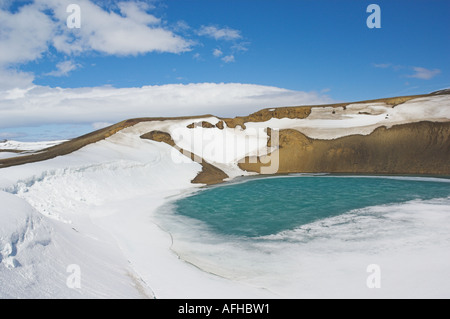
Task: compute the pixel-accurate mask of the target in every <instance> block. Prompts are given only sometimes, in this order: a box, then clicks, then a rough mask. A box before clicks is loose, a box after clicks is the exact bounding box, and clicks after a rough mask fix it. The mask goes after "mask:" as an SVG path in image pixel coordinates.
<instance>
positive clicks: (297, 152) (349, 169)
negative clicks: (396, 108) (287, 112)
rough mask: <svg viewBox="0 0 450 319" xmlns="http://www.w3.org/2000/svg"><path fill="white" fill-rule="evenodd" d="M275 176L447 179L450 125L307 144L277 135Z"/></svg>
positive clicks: (253, 164)
mask: <svg viewBox="0 0 450 319" xmlns="http://www.w3.org/2000/svg"><path fill="white" fill-rule="evenodd" d="M271 155H272V158H274V159H275V158H278V159H279V168H278V173H280V174H283V173H298V172H305V173H306V172H307V173H319V172H328V173H359V174H440V175H450V122H445V123H435V122H418V123H409V124H403V125H396V126H393V127H392V128H389V129H388V128H386V127H379V128H377V129H376V130H375V131H373V132H372V133H371V134H369V135H350V136H345V137H341V138H338V139H334V140H319V139H311V138H309V137H307V136H305V135H304V134H302V133H300V132H299V131H297V130H292V129H287V130H281V131H280V132H279V149H278V150H277V151H275V152H274V153H273V154H271ZM261 162H262V163H267V162H268V161H267V158H258V159H256V161H255V159H254V158H252V159H251V158H245V159H243V160H242V161H241V163H239V167H240V168H241V169H243V170H246V171H251V172H257V173H260V172H261V167H263V166H264V165H266V164H262V163H261Z"/></svg>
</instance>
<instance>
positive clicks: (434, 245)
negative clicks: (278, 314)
mask: <svg viewBox="0 0 450 319" xmlns="http://www.w3.org/2000/svg"><path fill="white" fill-rule="evenodd" d="M158 219H159V221H160V224H161V226H162V227H163V228H164V229H165V230H166V231H168V232H170V234H171V235H172V238H173V245H172V250H173V251H174V252H175V253H177V254H178V255H179V256H180V258H181V259H183V260H185V261H187V262H189V263H192V264H194V265H195V266H197V267H199V268H200V269H202V270H204V271H207V272H210V273H213V274H216V275H219V276H222V277H226V278H229V279H232V280H239V281H244V282H247V283H248V284H251V285H254V286H260V287H264V288H265V289H268V290H270V291H272V292H274V293H275V294H277V293H279V294H280V295H289V294H292V295H295V296H304V297H314V295H319V296H321V297H324V296H327V295H335V294H336V292H337V291H339V290H342V291H347V292H349V294H350V295H351V293H350V292H352V291H353V293H360V294H361V295H360V296H361V297H363V296H371V297H376V296H377V292H375V291H374V290H370V289H368V288H367V286H366V278H367V276H368V275H369V274H368V273H367V271H366V270H367V267H368V266H369V265H372V264H376V265H378V266H379V267H380V269H381V270H382V271H383V288H382V289H380V291H382V293H380V296H383V297H386V296H396V295H398V294H399V293H400V294H402V295H403V296H405V294H406V295H409V296H412V297H413V296H416V295H426V296H440V297H442V296H447V297H448V296H450V288H449V287H450V280H449V278H450V277H449V276H448V274H447V270H448V269H449V267H450V179H445V178H432V177H430V178H425V177H383V176H380V177H373V176H372V177H361V176H360V177H357V176H331V175H322V176H308V175H302V176H287V177H272V178H250V179H246V180H243V181H241V182H235V183H230V184H225V185H220V186H215V187H209V188H206V189H203V190H200V191H198V192H196V193H194V194H193V195H190V196H188V197H184V198H181V199H178V200H175V201H173V202H171V203H170V204H168V205H165V206H164V207H163V209H161V210H160V213H159V214H158ZM446 269H447V270H446ZM343 287H345V289H342V288H343ZM408 291H409V292H408Z"/></svg>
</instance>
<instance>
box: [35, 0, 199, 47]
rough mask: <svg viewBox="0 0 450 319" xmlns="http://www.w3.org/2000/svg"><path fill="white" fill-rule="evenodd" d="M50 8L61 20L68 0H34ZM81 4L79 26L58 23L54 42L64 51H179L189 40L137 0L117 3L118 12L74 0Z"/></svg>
mask: <svg viewBox="0 0 450 319" xmlns="http://www.w3.org/2000/svg"><path fill="white" fill-rule="evenodd" d="M36 1H40V2H42V3H43V4H44V5H46V6H48V7H49V8H51V9H53V10H54V12H55V17H56V18H57V19H58V20H59V22H60V23H59V25H61V22H65V20H66V18H67V13H66V11H65V9H66V7H67V5H68V4H70V3H71V2H73V1H72V0H63V1H60V0H36ZM77 3H78V4H79V6H80V8H81V28H80V29H68V28H66V27H62V28H60V29H59V31H60V32H59V34H58V36H57V37H55V39H54V42H53V44H54V46H55V48H56V49H57V50H59V51H62V52H64V53H68V54H70V53H80V52H83V51H91V50H92V51H98V52H102V53H106V54H111V55H137V54H145V53H148V52H170V53H180V52H185V51H188V50H190V46H191V43H190V42H189V41H188V40H185V39H184V38H182V37H180V36H178V35H175V34H174V33H173V32H172V31H170V30H167V29H165V28H164V27H163V26H162V24H161V23H160V22H161V21H160V19H158V18H156V17H155V16H153V15H151V14H149V13H147V12H146V11H145V10H146V8H147V7H146V6H145V4H143V3H141V2H122V3H119V5H118V6H119V8H120V11H121V14H122V15H120V14H118V13H115V12H112V11H109V12H108V11H105V10H103V9H102V8H101V7H99V6H97V5H95V4H94V3H92V2H91V1H88V0H79V1H78V2H77Z"/></svg>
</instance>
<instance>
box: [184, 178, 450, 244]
mask: <svg viewBox="0 0 450 319" xmlns="http://www.w3.org/2000/svg"><path fill="white" fill-rule="evenodd" d="M448 196H450V183H448V180H445V179H442V180H440V179H433V178H430V179H427V178H406V179H402V178H383V177H370V178H369V177H339V176H300V177H280V178H264V179H251V180H248V181H246V182H245V183H237V184H229V185H222V186H219V187H212V188H207V189H205V190H202V191H200V192H198V193H196V194H194V195H193V196H190V197H186V198H183V199H181V200H178V201H177V202H175V211H176V213H177V214H180V215H184V216H188V217H191V218H194V219H197V220H200V221H202V222H204V223H206V224H207V225H208V226H209V227H210V228H211V229H212V230H213V231H215V232H218V233H221V234H226V235H237V236H246V237H255V236H265V235H270V234H276V233H279V232H280V231H283V230H289V229H294V228H296V227H299V226H301V225H305V224H308V223H311V222H314V221H317V220H320V219H323V218H327V217H332V216H337V215H340V214H343V213H346V212H348V211H350V210H354V209H358V208H364V207H368V206H375V205H384V204H393V203H401V202H406V201H410V200H416V199H420V200H427V199H433V198H442V197H448ZM425 213H426V212H425Z"/></svg>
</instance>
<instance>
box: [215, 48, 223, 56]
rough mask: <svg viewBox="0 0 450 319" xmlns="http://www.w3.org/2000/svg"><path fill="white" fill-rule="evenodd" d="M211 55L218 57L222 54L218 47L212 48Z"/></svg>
mask: <svg viewBox="0 0 450 319" xmlns="http://www.w3.org/2000/svg"><path fill="white" fill-rule="evenodd" d="M213 55H214V56H215V57H220V56H222V55H223V52H222V51H220V50H219V49H214V50H213Z"/></svg>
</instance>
